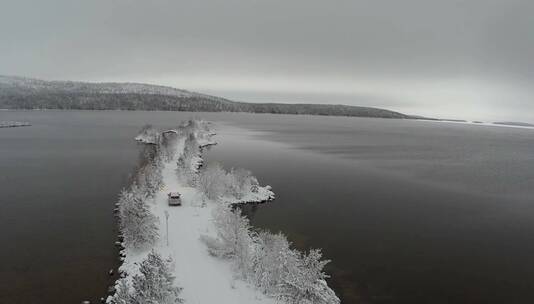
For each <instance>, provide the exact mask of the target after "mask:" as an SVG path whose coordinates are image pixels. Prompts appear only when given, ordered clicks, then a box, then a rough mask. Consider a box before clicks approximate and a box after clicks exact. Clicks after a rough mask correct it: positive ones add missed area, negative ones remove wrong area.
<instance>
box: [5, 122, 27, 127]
mask: <svg viewBox="0 0 534 304" xmlns="http://www.w3.org/2000/svg"><path fill="white" fill-rule="evenodd" d="M28 126H31V124H30V123H29V122H20V121H0V128H14V127H28Z"/></svg>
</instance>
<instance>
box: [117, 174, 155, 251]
mask: <svg viewBox="0 0 534 304" xmlns="http://www.w3.org/2000/svg"><path fill="white" fill-rule="evenodd" d="M147 199H148V197H147V195H146V193H145V192H144V191H142V190H141V189H140V188H139V187H138V186H137V185H136V184H133V185H132V186H131V187H130V188H129V189H128V190H123V191H122V192H121V194H120V197H119V225H120V229H121V233H122V237H123V238H124V244H125V247H127V248H133V249H142V248H146V247H147V246H149V245H152V244H153V243H154V242H155V241H156V239H157V237H158V229H157V226H156V221H157V218H156V217H155V216H154V215H153V214H152V212H150V209H149V207H148V206H147V205H146V200H147Z"/></svg>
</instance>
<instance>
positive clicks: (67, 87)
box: [0, 76, 415, 118]
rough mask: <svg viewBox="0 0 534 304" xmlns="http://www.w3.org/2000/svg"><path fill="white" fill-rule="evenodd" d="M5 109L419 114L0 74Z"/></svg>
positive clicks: (0, 96)
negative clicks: (250, 100)
mask: <svg viewBox="0 0 534 304" xmlns="http://www.w3.org/2000/svg"><path fill="white" fill-rule="evenodd" d="M0 109H64V110H147V111H153V110H161V111H191V112H251V113H277V114H308V115H331V116H358V117H380V118H415V117H411V116H409V115H405V114H402V113H398V112H393V111H389V110H384V109H378V108H370V107H355V106H346V105H327V104H283V103H245V102H235V101H231V100H228V99H224V98H220V97H215V96H210V95H205V94H200V93H194V92H189V91H185V90H179V89H175V88H171V87H165V86H157V85H148V84H140V83H89V82H73V81H44V80H37V79H29V78H22V77H12V76H0Z"/></svg>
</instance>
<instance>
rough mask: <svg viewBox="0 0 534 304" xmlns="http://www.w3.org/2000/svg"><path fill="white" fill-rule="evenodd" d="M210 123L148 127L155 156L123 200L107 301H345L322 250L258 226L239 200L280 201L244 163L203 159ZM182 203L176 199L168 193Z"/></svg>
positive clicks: (150, 154)
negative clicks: (331, 282)
mask: <svg viewBox="0 0 534 304" xmlns="http://www.w3.org/2000/svg"><path fill="white" fill-rule="evenodd" d="M212 135H213V132H212V131H210V123H208V122H205V121H188V122H186V123H183V124H181V125H180V126H179V127H177V128H175V129H171V130H164V131H156V130H154V129H153V128H151V127H145V128H143V130H142V132H141V134H140V136H138V137H137V138H136V139H137V140H138V141H140V142H143V143H148V145H146V148H147V153H146V157H145V158H146V159H145V160H144V161H143V164H142V165H141V166H140V167H139V169H138V170H137V174H136V176H135V178H134V180H133V182H132V184H131V185H130V186H129V187H128V188H127V189H125V190H123V191H122V193H121V195H120V198H119V202H118V204H117V215H118V218H119V225H120V233H121V241H120V243H121V246H122V248H123V249H122V251H121V259H122V260H123V264H122V266H121V267H120V269H119V270H120V273H121V277H120V278H119V279H118V281H117V282H116V284H115V293H114V294H113V295H112V296H110V297H108V299H107V302H108V303H115V304H119V303H120V304H125V303H161V304H168V303H195V304H204V303H206V304H211V303H223V304H239V303H243V304H245V303H247V304H251V303H263V304H269V303H273V304H274V303H302V304H304V303H306V304H311V303H317V304H323V303H324V304H327V303H332V304H337V303H339V302H340V301H339V299H338V298H337V296H336V295H335V293H334V292H333V291H332V290H331V289H330V288H329V287H328V286H327V284H326V281H325V279H326V278H327V275H326V274H325V273H324V272H323V267H324V266H325V264H327V263H328V261H326V260H322V255H321V252H320V251H319V250H311V251H309V252H307V253H303V252H299V251H297V250H295V249H293V248H292V247H291V244H290V243H289V241H288V240H287V238H286V237H285V236H284V235H283V234H281V233H279V234H272V233H270V232H266V231H257V230H256V229H253V228H252V227H251V226H250V224H249V222H248V219H247V218H246V217H244V216H242V215H241V212H240V209H239V208H236V204H242V203H250V202H265V201H270V200H272V199H273V198H274V193H273V192H272V191H271V188H270V187H269V186H260V184H259V183H258V181H257V179H256V178H255V177H253V176H252V175H251V173H250V172H249V171H247V170H244V169H231V170H230V171H226V170H225V169H223V167H222V166H221V165H219V164H207V165H205V166H201V165H202V162H203V160H202V150H203V147H206V146H209V145H213V144H215V142H214V141H213V140H212ZM171 192H172V193H178V194H179V196H180V203H181V205H179V206H170V204H169V196H168V194H169V193H171Z"/></svg>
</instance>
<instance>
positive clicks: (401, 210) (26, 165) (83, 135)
mask: <svg viewBox="0 0 534 304" xmlns="http://www.w3.org/2000/svg"><path fill="white" fill-rule="evenodd" d="M191 117H203V118H205V119H209V120H212V121H216V122H217V127H218V130H217V131H218V133H219V134H218V136H217V137H216V139H217V140H218V141H219V142H220V144H219V145H217V146H215V147H213V148H212V149H210V151H209V152H208V153H207V154H206V155H207V160H208V161H220V162H222V163H223V164H224V165H225V166H226V167H228V168H229V167H243V168H246V169H249V170H251V171H252V172H253V173H254V174H255V175H256V176H257V177H258V178H259V180H260V182H261V183H262V184H270V185H272V186H273V189H274V191H275V193H276V195H277V199H276V200H275V201H274V202H272V203H270V204H264V205H256V206H249V207H247V208H246V212H247V214H248V215H249V216H250V218H251V220H252V223H253V225H254V226H256V227H258V228H264V229H270V230H272V231H282V232H284V233H285V234H287V235H288V237H289V238H290V239H291V240H292V241H293V242H294V244H295V246H297V247H299V248H301V249H306V248H310V247H314V248H323V253H324V255H325V257H327V258H329V259H331V260H332V263H331V264H330V265H329V267H328V269H327V270H328V273H329V274H331V275H332V278H331V279H330V281H329V283H330V285H331V286H332V287H334V288H335V290H336V292H337V293H338V295H339V296H340V297H341V298H342V300H343V303H531V302H532V298H533V297H534V296H533V293H534V292H533V291H534V262H532V261H533V258H532V257H533V256H534V200H533V197H534V187H533V186H534V130H525V129H513V128H503V127H486V126H471V125H461V124H451V123H437V122H422V121H403V120H383V119H365V118H340V117H337V118H335V117H311V116H291V115H255V114H230V113H176V112H174V113H173V112H65V111H43V112H37V111H29V112H22V111H21V112H5V111H0V120H21V121H29V122H31V123H33V126H32V127H24V128H12V129H0V193H1V196H0V229H1V231H2V233H0V242H1V244H2V248H1V249H0V260H1V261H2V262H1V263H0V303H36V302H38V303H78V302H81V301H82V300H85V299H90V300H93V301H96V300H97V299H98V298H99V297H101V296H104V295H105V294H106V289H107V286H108V285H109V284H110V283H111V282H112V281H111V278H110V277H109V276H108V274H107V271H108V270H109V269H110V268H113V267H116V266H117V251H116V249H115V248H114V246H113V242H114V241H115V240H116V228H115V225H116V224H115V220H114V218H113V214H112V210H113V208H114V206H113V204H114V203H115V201H116V198H117V194H118V192H119V191H120V188H121V187H123V186H124V185H125V184H126V183H127V181H128V177H129V175H130V174H131V173H132V172H133V170H134V167H135V165H136V164H137V160H138V153H139V151H140V147H139V146H138V145H137V144H136V143H135V142H133V140H132V138H133V136H134V135H135V134H136V132H137V131H138V130H139V128H140V127H141V126H142V125H143V124H145V123H151V124H154V125H158V126H161V127H170V126H173V125H174V124H176V123H177V122H178V121H180V120H182V119H187V118H191Z"/></svg>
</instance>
